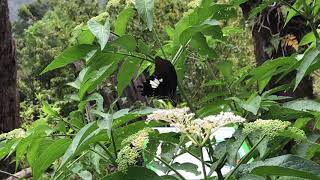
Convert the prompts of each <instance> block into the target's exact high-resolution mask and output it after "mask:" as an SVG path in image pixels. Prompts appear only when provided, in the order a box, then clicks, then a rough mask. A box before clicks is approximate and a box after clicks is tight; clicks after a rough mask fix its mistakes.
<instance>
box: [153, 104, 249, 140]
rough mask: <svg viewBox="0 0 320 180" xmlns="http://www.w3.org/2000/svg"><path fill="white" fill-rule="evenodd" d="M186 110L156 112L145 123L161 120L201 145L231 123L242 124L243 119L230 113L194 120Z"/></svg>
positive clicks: (176, 109)
mask: <svg viewBox="0 0 320 180" xmlns="http://www.w3.org/2000/svg"><path fill="white" fill-rule="evenodd" d="M188 111H189V109H188V108H175V109H169V110H158V111H155V112H153V114H151V115H149V116H148V118H147V121H152V120H162V121H165V122H167V123H169V124H170V125H171V126H174V127H176V128H178V129H179V130H180V132H181V133H184V134H185V135H187V136H188V138H189V139H190V140H191V141H192V142H193V143H194V144H198V145H201V144H203V143H205V142H206V140H207V139H208V138H209V136H210V135H211V134H212V133H213V132H214V131H216V130H217V129H219V128H220V127H223V126H226V125H228V124H232V123H239V122H244V121H245V119H244V118H242V117H240V116H236V115H234V114H233V113H231V112H221V113H220V114H218V115H212V116H207V117H205V118H203V119H195V120H194V114H193V113H188Z"/></svg>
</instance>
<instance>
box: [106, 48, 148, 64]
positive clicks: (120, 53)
mask: <svg viewBox="0 0 320 180" xmlns="http://www.w3.org/2000/svg"><path fill="white" fill-rule="evenodd" d="M103 53H112V54H119V55H124V56H130V57H134V58H138V59H142V60H145V61H149V62H151V63H154V61H153V60H151V59H148V58H144V57H140V56H136V55H133V54H128V53H123V52H109V51H104V52H103Z"/></svg>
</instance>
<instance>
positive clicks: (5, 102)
mask: <svg viewBox="0 0 320 180" xmlns="http://www.w3.org/2000/svg"><path fill="white" fill-rule="evenodd" d="M18 126H19V111H18V97H17V67H16V57H15V45H14V40H13V38H12V34H11V24H10V21H9V9H8V2H7V0H0V133H3V132H8V131H11V130H12V129H14V128H16V127H18Z"/></svg>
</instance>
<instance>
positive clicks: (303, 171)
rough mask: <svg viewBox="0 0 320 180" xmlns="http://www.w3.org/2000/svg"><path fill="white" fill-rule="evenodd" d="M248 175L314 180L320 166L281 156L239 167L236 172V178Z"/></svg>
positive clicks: (299, 158) (292, 156) (319, 176)
mask: <svg viewBox="0 0 320 180" xmlns="http://www.w3.org/2000/svg"><path fill="white" fill-rule="evenodd" d="M248 173H251V174H255V175H260V176H272V175H275V176H290V177H300V178H306V179H314V180H316V179H320V165H319V164H317V163H315V162H313V161H310V160H306V159H303V158H301V157H298V156H294V155H283V156H278V157H274V158H270V159H266V160H264V161H257V162H252V163H250V164H245V165H241V166H240V167H239V169H238V170H237V171H236V177H240V176H242V175H245V174H248Z"/></svg>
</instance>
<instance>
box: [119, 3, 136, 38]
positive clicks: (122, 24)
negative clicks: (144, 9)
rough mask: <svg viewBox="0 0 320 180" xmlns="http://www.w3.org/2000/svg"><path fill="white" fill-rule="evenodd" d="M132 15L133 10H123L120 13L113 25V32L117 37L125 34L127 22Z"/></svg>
mask: <svg viewBox="0 0 320 180" xmlns="http://www.w3.org/2000/svg"><path fill="white" fill-rule="evenodd" d="M133 15H134V9H133V8H125V9H123V10H122V11H121V12H120V14H119V15H118V18H117V20H116V22H115V24H114V28H115V30H114V32H115V33H116V34H117V35H119V36H122V35H124V34H125V33H126V28H127V24H128V21H129V19H130V18H131V17H132V16H133Z"/></svg>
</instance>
